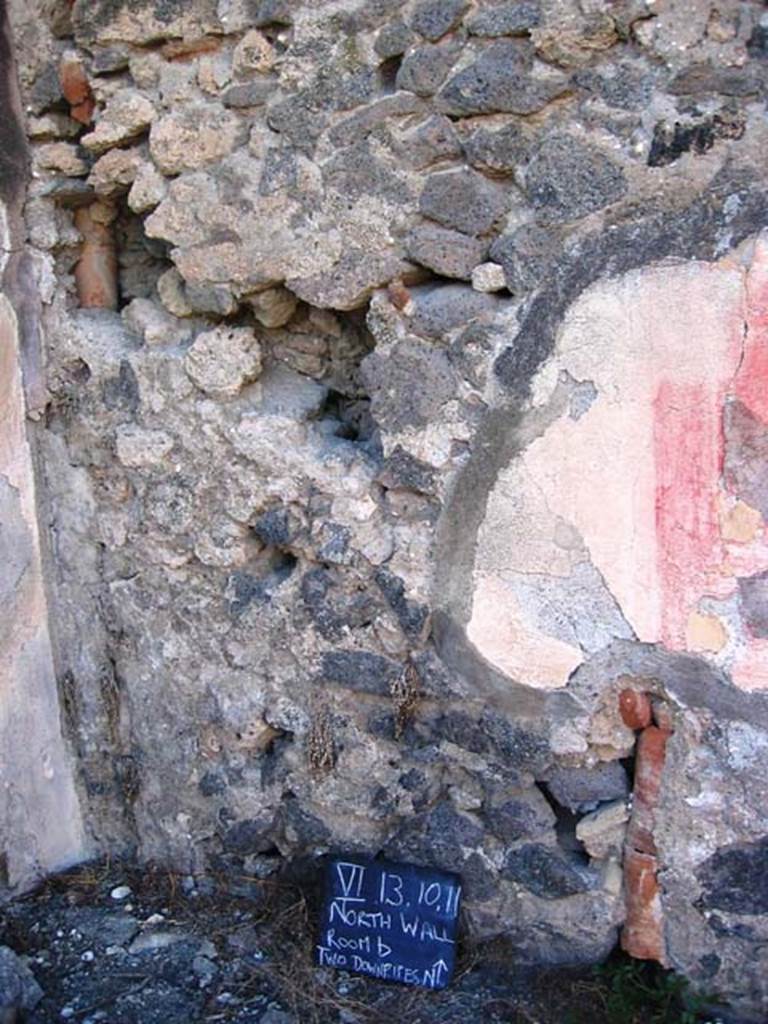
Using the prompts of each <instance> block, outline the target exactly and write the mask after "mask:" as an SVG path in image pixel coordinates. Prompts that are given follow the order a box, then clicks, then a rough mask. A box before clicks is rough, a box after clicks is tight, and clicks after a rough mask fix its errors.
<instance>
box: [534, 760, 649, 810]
mask: <svg viewBox="0 0 768 1024" xmlns="http://www.w3.org/2000/svg"><path fill="white" fill-rule="evenodd" d="M546 783H547V786H548V788H549V791H550V793H551V794H552V796H553V797H554V799H555V800H557V802H558V803H559V804H560V805H561V806H562V807H567V808H568V810H570V811H574V812H580V813H581V812H584V811H590V810H592V809H593V808H595V807H596V806H597V804H599V803H602V802H603V801H608V800H618V799H621V798H625V797H627V796H628V795H629V779H628V778H627V773H626V770H625V769H624V766H623V765H622V764H621V762H620V761H602V762H601V763H600V764H598V765H596V766H595V767H594V768H558V769H556V770H555V771H553V772H552V773H551V774H549V775H547V776H546Z"/></svg>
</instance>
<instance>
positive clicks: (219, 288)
mask: <svg viewBox="0 0 768 1024" xmlns="http://www.w3.org/2000/svg"><path fill="white" fill-rule="evenodd" d="M184 295H185V297H186V300H187V302H188V303H189V308H190V309H191V310H192V312H193V313H214V314H216V315H217V316H229V314H230V313H234V312H235V310H236V309H237V300H236V299H235V297H234V296H233V295H232V291H231V290H230V288H229V286H228V285H226V284H198V283H196V282H192V283H188V284H187V285H186V287H185V289H184Z"/></svg>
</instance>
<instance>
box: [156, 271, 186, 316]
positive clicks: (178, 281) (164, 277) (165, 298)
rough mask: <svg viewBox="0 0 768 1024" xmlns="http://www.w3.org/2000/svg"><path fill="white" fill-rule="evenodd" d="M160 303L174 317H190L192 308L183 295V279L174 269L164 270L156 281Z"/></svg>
mask: <svg viewBox="0 0 768 1024" xmlns="http://www.w3.org/2000/svg"><path fill="white" fill-rule="evenodd" d="M157 293H158V295H159V296H160V301H161V302H162V304H163V305H164V306H165V308H166V309H167V310H168V312H169V313H173V315H174V316H192V307H191V306H190V304H189V303H188V302H187V299H186V296H185V295H184V278H183V277H182V276H181V274H180V273H179V272H178V270H177V269H176V268H175V267H171V268H170V270H166V271H165V273H163V274H161V275H160V277H159V278H158V279H157Z"/></svg>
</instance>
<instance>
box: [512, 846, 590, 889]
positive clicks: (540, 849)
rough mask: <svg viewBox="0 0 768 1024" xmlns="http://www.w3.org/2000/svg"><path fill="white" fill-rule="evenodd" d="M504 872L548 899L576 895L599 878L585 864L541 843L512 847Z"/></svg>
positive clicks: (526, 887) (513, 879)
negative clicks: (517, 847) (515, 848)
mask: <svg viewBox="0 0 768 1024" xmlns="http://www.w3.org/2000/svg"><path fill="white" fill-rule="evenodd" d="M501 874H502V877H503V878H508V879H510V881H513V882H517V883H518V885H521V886H523V888H524V889H527V890H528V891H529V892H532V893H533V894H534V895H536V896H540V897H541V898H542V899H545V900H558V899H562V898H563V897H565V896H574V895H575V894H576V893H580V892H587V891H588V890H589V889H592V888H594V887H595V885H596V878H595V877H594V876H593V875H592V874H590V872H589V871H588V869H587V868H586V867H585V866H583V865H581V864H579V863H577V862H576V861H574V860H569V859H568V858H567V857H566V856H565V855H564V854H563V853H561V852H560V851H559V850H558V849H555V848H553V847H551V846H542V845H541V844H540V843H529V844H527V845H525V846H522V847H521V848H520V849H517V850H510V851H509V853H508V854H507V858H506V861H505V863H504V867H503V868H502V871H501Z"/></svg>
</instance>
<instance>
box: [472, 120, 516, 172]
mask: <svg viewBox="0 0 768 1024" xmlns="http://www.w3.org/2000/svg"><path fill="white" fill-rule="evenodd" d="M529 151H530V143H529V140H528V136H527V134H526V133H525V132H524V131H523V130H522V128H520V127H519V126H518V125H516V124H514V123H512V124H507V125H504V127H503V128H499V129H497V130H495V131H494V130H491V129H488V128H479V129H478V130H477V131H476V132H474V133H473V134H472V135H470V137H469V138H468V139H467V140H466V142H465V143H464V152H465V153H466V154H467V160H468V161H469V163H470V164H472V166H473V167H477V168H479V169H480V170H482V171H491V172H496V173H499V172H502V173H505V174H512V173H513V172H514V171H515V170H516V169H517V168H518V167H519V166H521V165H522V164H524V163H526V161H527V159H528V154H529Z"/></svg>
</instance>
